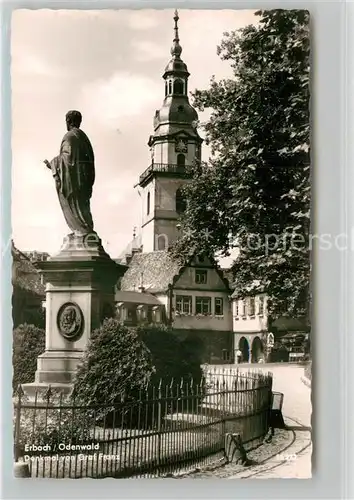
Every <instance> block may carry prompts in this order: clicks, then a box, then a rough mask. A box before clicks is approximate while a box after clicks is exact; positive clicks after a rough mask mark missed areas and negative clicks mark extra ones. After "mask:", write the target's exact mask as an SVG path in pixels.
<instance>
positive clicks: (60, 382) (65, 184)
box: [23, 111, 126, 397]
mask: <svg viewBox="0 0 354 500" xmlns="http://www.w3.org/2000/svg"><path fill="white" fill-rule="evenodd" d="M81 120H82V117H81V113H80V112H79V111H69V112H68V113H67V115H66V126H67V133H66V134H65V135H64V138H63V140H62V142H61V146H60V152H59V155H58V156H56V157H55V158H54V159H53V160H52V161H50V162H49V161H48V160H45V161H44V163H45V164H46V166H47V167H48V168H49V169H50V170H51V172H52V174H53V177H54V180H55V186H56V191H57V194H58V199H59V203H60V206H61V209H62V212H63V215H64V217H65V220H66V223H67V225H68V226H69V228H70V230H71V231H72V232H71V233H70V234H68V235H67V236H66V237H65V238H64V241H63V245H62V247H61V249H60V251H59V253H58V254H57V255H55V256H53V257H50V258H49V259H48V260H47V261H44V262H38V263H37V264H36V267H37V268H38V270H39V271H40V273H41V274H42V275H43V278H44V281H45V283H46V345H45V352H44V353H43V354H41V355H40V356H39V357H38V359H37V371H36V375H35V381H34V382H33V383H30V384H24V385H23V390H24V392H25V394H26V395H27V396H28V397H33V396H34V394H35V392H36V391H40V390H41V389H43V390H46V389H47V388H48V386H49V385H50V386H51V388H52V389H53V390H55V389H57V390H58V391H60V392H64V393H69V392H70V391H71V390H72V383H73V380H74V376H75V373H76V369H77V366H78V364H79V362H80V360H81V358H82V355H83V353H84V350H85V349H86V347H87V344H88V341H89V339H90V336H91V332H92V331H93V330H94V329H95V328H97V327H99V326H100V324H101V323H102V321H103V320H104V318H106V317H110V316H113V314H114V310H115V307H114V295H115V285H116V283H117V280H118V278H119V277H120V276H122V275H123V274H124V272H125V270H126V267H125V266H122V265H118V264H116V263H115V262H114V261H113V260H112V259H111V258H110V257H109V255H108V254H107V253H106V252H105V250H104V248H103V246H102V242H101V240H100V238H99V236H98V235H97V233H96V232H95V231H94V224H93V220H92V215H91V209H90V200H91V196H92V189H93V185H94V182H95V160H94V153H93V149H92V145H91V142H90V140H89V138H88V137H87V135H86V134H85V133H84V132H83V131H82V130H81V129H80V125H81Z"/></svg>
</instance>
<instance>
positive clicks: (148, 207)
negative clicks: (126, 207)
mask: <svg viewBox="0 0 354 500" xmlns="http://www.w3.org/2000/svg"><path fill="white" fill-rule="evenodd" d="M146 213H147V215H149V213H150V192H149V193H148V194H147V199H146Z"/></svg>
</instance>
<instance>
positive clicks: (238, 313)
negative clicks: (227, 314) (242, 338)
mask: <svg viewBox="0 0 354 500" xmlns="http://www.w3.org/2000/svg"><path fill="white" fill-rule="evenodd" d="M239 315H240V307H239V305H238V299H237V300H235V316H236V318H238V316H239Z"/></svg>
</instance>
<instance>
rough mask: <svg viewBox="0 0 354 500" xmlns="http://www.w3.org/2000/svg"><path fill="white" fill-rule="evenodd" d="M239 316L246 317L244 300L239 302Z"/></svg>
mask: <svg viewBox="0 0 354 500" xmlns="http://www.w3.org/2000/svg"><path fill="white" fill-rule="evenodd" d="M241 316H242V317H243V318H245V317H246V302H245V301H244V300H241Z"/></svg>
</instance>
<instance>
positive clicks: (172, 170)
mask: <svg viewBox="0 0 354 500" xmlns="http://www.w3.org/2000/svg"><path fill="white" fill-rule="evenodd" d="M153 172H159V173H161V172H165V173H166V172H167V173H169V174H179V175H183V176H186V175H190V174H189V171H188V168H186V165H177V164H174V163H152V164H151V165H150V166H149V167H148V168H147V169H146V170H145V171H144V172H143V173H142V174H141V176H140V178H139V182H143V181H144V180H145V179H147V178H148V177H149V175H150V174H152V173H153Z"/></svg>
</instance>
